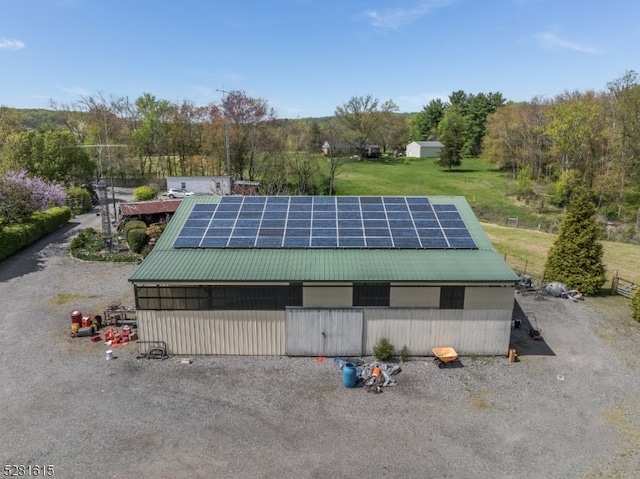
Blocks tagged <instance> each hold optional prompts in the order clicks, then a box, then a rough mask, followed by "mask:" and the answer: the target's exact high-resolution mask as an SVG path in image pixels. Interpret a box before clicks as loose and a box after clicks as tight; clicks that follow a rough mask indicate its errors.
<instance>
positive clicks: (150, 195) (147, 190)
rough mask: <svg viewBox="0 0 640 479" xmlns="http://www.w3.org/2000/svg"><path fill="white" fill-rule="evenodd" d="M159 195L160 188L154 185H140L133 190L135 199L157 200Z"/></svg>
mask: <svg viewBox="0 0 640 479" xmlns="http://www.w3.org/2000/svg"><path fill="white" fill-rule="evenodd" d="M156 196H158V190H156V189H155V188H154V187H152V186H146V185H145V186H139V187H138V188H136V189H135V190H133V199H134V200H135V201H148V200H155V199H156Z"/></svg>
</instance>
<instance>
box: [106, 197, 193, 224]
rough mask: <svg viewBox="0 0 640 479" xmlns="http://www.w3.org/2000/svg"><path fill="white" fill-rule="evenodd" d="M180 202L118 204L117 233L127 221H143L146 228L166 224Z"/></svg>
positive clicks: (157, 201) (154, 201)
mask: <svg viewBox="0 0 640 479" xmlns="http://www.w3.org/2000/svg"><path fill="white" fill-rule="evenodd" d="M181 201H182V200H151V201H135V202H132V203H120V204H119V205H118V208H119V218H120V221H119V223H118V228H117V229H118V231H120V230H121V229H122V228H123V227H124V225H125V224H126V223H127V221H129V220H141V221H144V222H145V223H146V224H147V226H149V225H152V224H156V223H168V222H169V220H170V219H171V217H172V216H173V214H174V213H175V212H176V210H177V209H178V206H180V202H181Z"/></svg>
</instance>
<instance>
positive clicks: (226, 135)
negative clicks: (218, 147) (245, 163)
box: [216, 87, 231, 177]
mask: <svg viewBox="0 0 640 479" xmlns="http://www.w3.org/2000/svg"><path fill="white" fill-rule="evenodd" d="M216 91H219V92H221V93H222V103H223V105H224V99H225V95H226V94H227V93H229V92H228V91H225V90H224V87H222V89H220V90H218V89H217V90H216ZM223 121H224V146H225V148H226V150H227V176H229V177H230V176H231V158H230V157H229V123H228V121H227V109H226V107H225V109H224V118H223Z"/></svg>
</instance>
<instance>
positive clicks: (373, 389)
mask: <svg viewBox="0 0 640 479" xmlns="http://www.w3.org/2000/svg"><path fill="white" fill-rule="evenodd" d="M334 361H335V363H336V364H337V365H338V366H340V369H341V370H343V368H344V367H345V365H346V364H351V363H353V364H354V365H355V376H356V377H355V384H354V387H362V388H364V389H365V391H367V392H369V393H376V394H379V393H381V392H382V389H383V388H386V387H393V386H397V384H398V383H397V382H396V380H395V378H394V377H393V376H395V375H396V374H398V373H399V372H400V371H402V369H401V368H400V365H398V364H393V363H383V362H380V361H374V362H372V363H365V362H364V361H363V360H361V359H356V360H352V361H351V363H346V362H345V361H344V360H343V359H342V358H341V357H339V356H338V357H336V358H335V359H334Z"/></svg>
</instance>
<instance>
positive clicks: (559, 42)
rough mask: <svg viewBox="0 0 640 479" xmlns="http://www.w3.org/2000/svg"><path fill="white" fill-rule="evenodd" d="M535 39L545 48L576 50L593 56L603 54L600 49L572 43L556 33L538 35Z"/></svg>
mask: <svg viewBox="0 0 640 479" xmlns="http://www.w3.org/2000/svg"><path fill="white" fill-rule="evenodd" d="M534 37H535V38H536V39H537V40H538V42H539V43H540V44H541V45H542V46H543V47H545V48H565V49H567V50H574V51H577V52H582V53H591V54H593V55H597V54H600V53H602V52H601V51H600V49H598V48H594V47H588V46H584V45H579V44H577V43H573V42H570V41H568V40H565V39H564V38H560V37H559V36H558V35H556V34H555V33H549V32H545V33H536V34H535V35H534Z"/></svg>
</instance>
